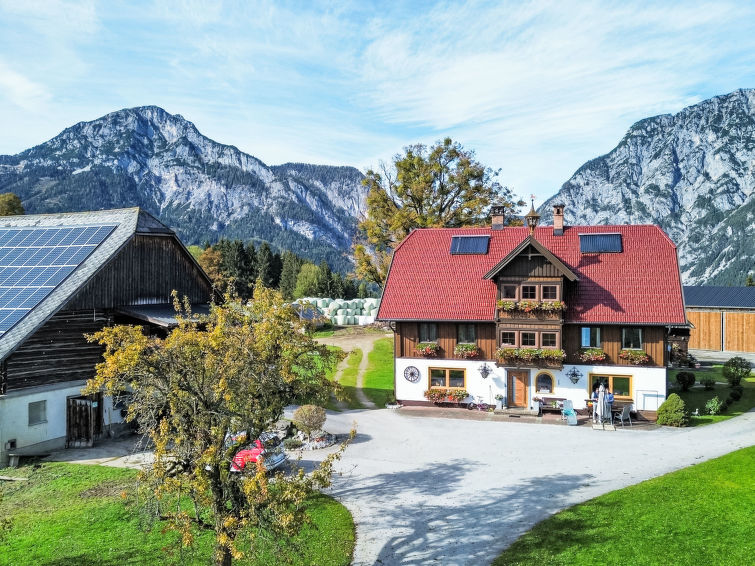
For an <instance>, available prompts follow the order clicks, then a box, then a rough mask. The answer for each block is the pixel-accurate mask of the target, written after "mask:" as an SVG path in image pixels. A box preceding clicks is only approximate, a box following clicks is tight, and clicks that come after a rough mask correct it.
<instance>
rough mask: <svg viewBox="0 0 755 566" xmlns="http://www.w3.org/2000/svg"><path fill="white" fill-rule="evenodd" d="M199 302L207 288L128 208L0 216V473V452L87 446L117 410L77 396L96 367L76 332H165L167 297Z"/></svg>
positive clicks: (172, 239) (166, 236)
mask: <svg viewBox="0 0 755 566" xmlns="http://www.w3.org/2000/svg"><path fill="white" fill-rule="evenodd" d="M174 289H175V290H176V291H178V293H179V294H180V295H181V296H186V297H188V298H189V300H190V301H191V302H192V303H194V304H199V303H205V304H206V303H207V302H208V300H209V299H210V295H211V293H212V285H211V282H210V280H209V279H208V278H207V276H206V275H205V274H204V272H203V271H202V269H201V268H200V267H199V265H198V264H197V263H196V261H194V258H193V257H192V256H191V254H189V252H188V251H187V250H186V248H185V247H184V246H183V245H182V244H181V242H180V240H179V239H178V238H177V237H176V235H175V234H174V233H173V232H172V231H171V230H170V229H168V228H166V227H165V226H164V225H163V224H161V223H160V222H159V221H157V220H156V219H155V218H153V217H152V216H150V215H149V214H148V213H146V212H144V211H142V210H139V209H138V208H131V209H123V210H107V211H99V212H84V213H72V214H50V215H29V216H12V217H3V218H0V363H1V367H0V466H3V465H5V464H7V462H8V454H9V453H11V454H13V453H20V454H24V453H27V454H28V453H35V452H43V451H46V450H50V449H53V448H58V447H63V446H87V445H91V444H92V442H93V440H94V438H95V437H97V436H98V435H102V434H104V433H106V432H108V431H110V430H112V429H113V428H114V427H118V426H119V425H121V423H122V418H121V413H120V408H119V407H118V406H117V405H116V406H114V405H113V400H112V399H109V398H103V397H102V395H94V396H91V397H83V396H82V395H81V392H80V391H81V388H82V386H83V385H84V383H85V381H86V380H87V379H88V378H90V377H92V376H93V375H94V371H95V365H96V364H97V363H99V362H100V361H102V350H101V348H100V346H99V345H97V344H91V343H88V342H87V341H86V340H85V338H84V334H85V333H91V332H96V331H97V330H100V329H101V328H103V327H104V326H107V325H112V324H114V323H129V322H131V323H139V324H142V325H143V326H145V327H146V328H147V330H148V331H150V332H159V331H160V329H161V328H164V327H166V326H171V325H173V324H175V313H172V306H171V292H172V291H173V290H174Z"/></svg>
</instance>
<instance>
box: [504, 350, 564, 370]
mask: <svg viewBox="0 0 755 566" xmlns="http://www.w3.org/2000/svg"><path fill="white" fill-rule="evenodd" d="M495 355H496V358H497V359H498V362H499V363H500V364H503V365H513V366H517V367H518V366H535V367H552V368H560V367H562V366H563V365H564V358H565V357H566V354H565V353H564V351H563V350H556V349H553V350H551V349H542V348H498V350H496V353H495Z"/></svg>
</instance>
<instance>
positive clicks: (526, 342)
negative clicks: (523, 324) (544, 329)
mask: <svg viewBox="0 0 755 566" xmlns="http://www.w3.org/2000/svg"><path fill="white" fill-rule="evenodd" d="M534 345H535V333H534V332H522V346H534Z"/></svg>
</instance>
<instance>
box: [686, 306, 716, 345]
mask: <svg viewBox="0 0 755 566" xmlns="http://www.w3.org/2000/svg"><path fill="white" fill-rule="evenodd" d="M687 319H688V320H689V321H690V322H691V323H692V324H694V325H695V327H694V328H692V329H691V330H690V332H689V347H690V348H692V349H694V350H721V313H720V312H708V311H687Z"/></svg>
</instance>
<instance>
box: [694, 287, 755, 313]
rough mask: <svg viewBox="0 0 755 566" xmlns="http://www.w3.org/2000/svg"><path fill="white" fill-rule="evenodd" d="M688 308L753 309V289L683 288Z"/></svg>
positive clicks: (754, 299) (754, 293)
mask: <svg viewBox="0 0 755 566" xmlns="http://www.w3.org/2000/svg"><path fill="white" fill-rule="evenodd" d="M684 302H685V303H686V304H687V306H688V307H711V308H734V309H755V287H716V286H713V285H707V286H701V287H689V286H685V287H684Z"/></svg>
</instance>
